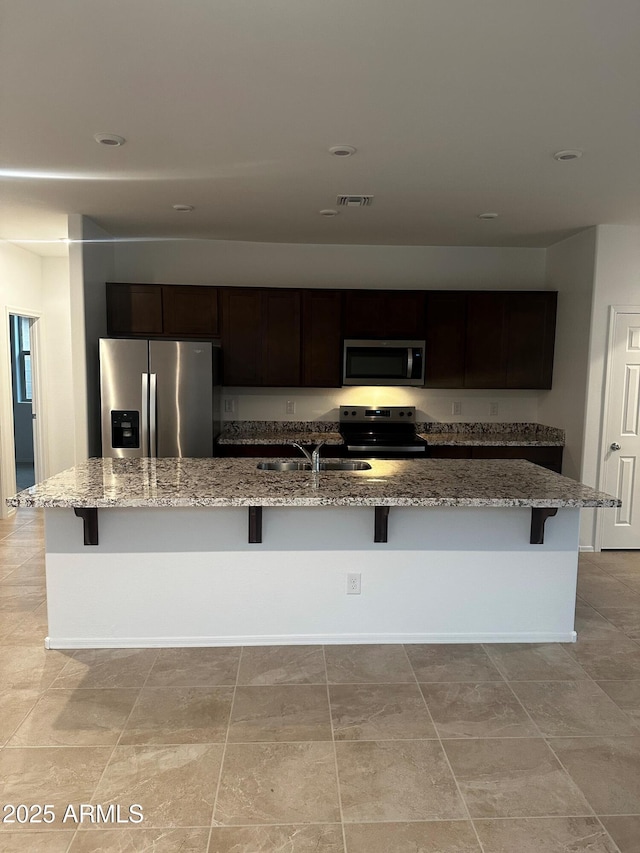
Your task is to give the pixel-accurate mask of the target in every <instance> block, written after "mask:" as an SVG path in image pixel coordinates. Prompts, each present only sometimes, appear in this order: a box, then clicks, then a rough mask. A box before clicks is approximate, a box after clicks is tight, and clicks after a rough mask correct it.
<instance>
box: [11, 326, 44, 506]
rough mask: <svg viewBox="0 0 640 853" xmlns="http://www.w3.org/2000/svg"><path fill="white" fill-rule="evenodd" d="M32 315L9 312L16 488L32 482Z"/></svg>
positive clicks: (34, 472) (34, 479)
mask: <svg viewBox="0 0 640 853" xmlns="http://www.w3.org/2000/svg"><path fill="white" fill-rule="evenodd" d="M35 322H36V320H35V318H33V317H25V316H23V315H21V314H9V342H10V349H11V386H12V397H13V442H14V461H15V470H16V488H17V490H18V491H21V490H22V489H26V488H28V487H29V486H33V485H34V483H35V482H36V475H37V473H38V471H37V464H36V453H35V441H34V438H35V436H34V419H35V414H34V387H35V382H34V374H33V363H34V360H33V358H32V342H33V330H34V329H33V327H34V325H35Z"/></svg>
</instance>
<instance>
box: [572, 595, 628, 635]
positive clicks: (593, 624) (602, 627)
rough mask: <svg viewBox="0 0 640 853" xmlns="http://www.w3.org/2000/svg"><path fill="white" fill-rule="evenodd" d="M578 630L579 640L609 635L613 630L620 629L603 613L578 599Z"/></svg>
mask: <svg viewBox="0 0 640 853" xmlns="http://www.w3.org/2000/svg"><path fill="white" fill-rule="evenodd" d="M575 625H576V631H577V633H578V642H579V643H581V642H583V641H584V640H592V639H597V638H598V637H601V636H603V635H604V636H605V637H606V636H607V635H608V634H610V633H611V631H614V632H615V631H619V628H616V626H615V625H612V624H611V622H609V620H608V619H605V618H604V616H602V614H600V613H598V612H597V611H596V610H594V609H593V607H591V605H590V604H587V603H586V602H583V601H581V600H580V601H578V603H577V604H576V623H575Z"/></svg>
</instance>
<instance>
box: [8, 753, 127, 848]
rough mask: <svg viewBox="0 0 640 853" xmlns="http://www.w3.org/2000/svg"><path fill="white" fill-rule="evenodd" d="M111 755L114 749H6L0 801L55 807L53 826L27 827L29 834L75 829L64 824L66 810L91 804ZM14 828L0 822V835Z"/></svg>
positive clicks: (69, 823)
mask: <svg viewBox="0 0 640 853" xmlns="http://www.w3.org/2000/svg"><path fill="white" fill-rule="evenodd" d="M110 754H111V747H41V748H33V747H24V748H23V747H19V748H12V747H5V748H4V749H3V750H2V751H1V752H0V801H1V802H2V803H14V804H18V803H25V804H32V803H39V804H41V805H44V804H51V805H52V806H53V810H54V812H55V815H56V820H55V821H54V822H53V823H51V824H48V825H47V826H46V827H45V826H44V825H40V824H27V825H25V826H24V831H25V832H30V831H36V830H39V829H40V830H43V829H52V830H53V829H64V830H68V831H71V830H75V829H76V828H77V827H76V825H75V824H74V823H72V822H66V823H63V822H62V821H63V817H64V813H65V809H66V807H67V805H68V804H69V803H88V802H90V801H91V795H92V794H93V791H94V788H95V787H96V785H97V783H98V780H99V778H100V775H101V773H102V771H103V769H104V767H105V765H106V763H107V761H108V759H109V756H110ZM11 828H12V825H11V824H7V823H0V834H1V833H2V832H5V831H9V830H11ZM1 843H2V842H0V847H1Z"/></svg>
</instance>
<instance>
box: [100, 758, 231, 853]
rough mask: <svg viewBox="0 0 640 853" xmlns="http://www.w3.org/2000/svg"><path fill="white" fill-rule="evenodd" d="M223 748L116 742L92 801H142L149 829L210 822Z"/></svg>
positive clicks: (144, 824) (145, 823)
mask: <svg viewBox="0 0 640 853" xmlns="http://www.w3.org/2000/svg"><path fill="white" fill-rule="evenodd" d="M222 752H223V747H222V745H221V744H187V745H179V746H118V747H116V748H115V750H114V751H113V755H112V756H111V758H110V760H109V764H108V765H107V768H106V770H105V772H104V776H103V777H102V779H101V780H100V784H99V785H98V787H97V789H96V791H95V793H94V795H93V798H92V800H91V801H92V802H94V803H102V805H103V806H104V807H108V806H109V804H110V803H116V804H117V803H121V804H122V803H126V804H127V806H128V805H129V804H131V803H139V804H140V805H141V806H142V811H143V814H144V823H143V824H142V825H141V828H143V827H144V828H145V829H150V828H153V827H164V828H168V827H178V826H209V825H210V823H211V814H212V811H213V803H214V798H215V793H216V786H217V784H218V777H219V773H220V765H221V763H222ZM136 853H137V851H136Z"/></svg>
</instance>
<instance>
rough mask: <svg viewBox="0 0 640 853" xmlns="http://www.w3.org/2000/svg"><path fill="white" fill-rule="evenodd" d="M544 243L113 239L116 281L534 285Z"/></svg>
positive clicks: (540, 279)
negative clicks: (534, 245)
mask: <svg viewBox="0 0 640 853" xmlns="http://www.w3.org/2000/svg"><path fill="white" fill-rule="evenodd" d="M544 268H545V250H544V249H502V248H497V249H496V248H478V247H459V246H340V245H326V244H322V245H315V244H314V245H308V244H302V243H245V242H241V241H234V240H135V241H132V242H118V243H116V244H115V275H116V278H115V281H123V282H139V283H143V282H144V283H158V282H159V283H163V284H217V285H232V286H233V285H238V286H245V287H251V286H253V287H380V288H408V289H411V288H422V287H423V288H432V289H437V288H446V289H452V290H453V289H458V290H463V289H465V288H478V289H482V288H488V289H504V290H509V289H514V290H517V289H519V288H523V289H525V290H526V289H533V290H534V289H536V288H544V287H545V277H544V276H545V270H544Z"/></svg>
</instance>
